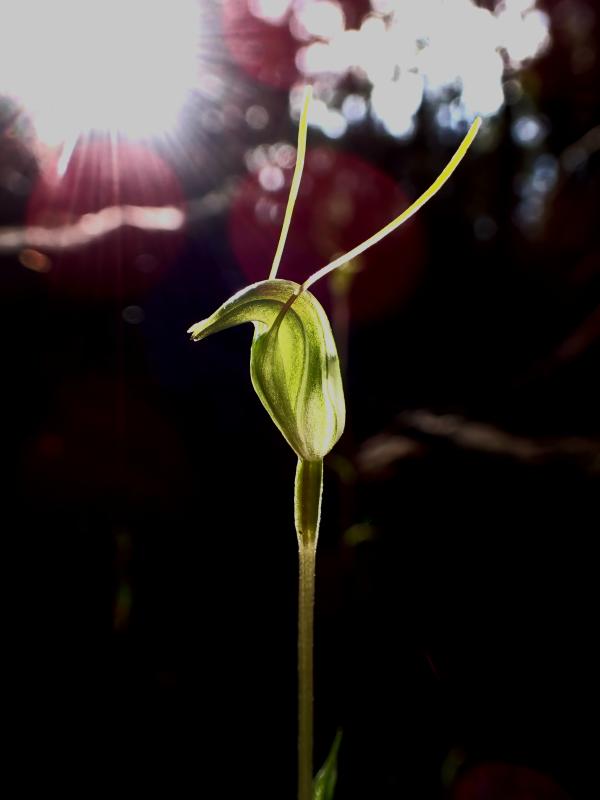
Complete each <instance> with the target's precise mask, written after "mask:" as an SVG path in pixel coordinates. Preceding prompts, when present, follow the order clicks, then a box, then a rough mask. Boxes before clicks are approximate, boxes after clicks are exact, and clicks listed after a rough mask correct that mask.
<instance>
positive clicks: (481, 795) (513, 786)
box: [452, 764, 569, 800]
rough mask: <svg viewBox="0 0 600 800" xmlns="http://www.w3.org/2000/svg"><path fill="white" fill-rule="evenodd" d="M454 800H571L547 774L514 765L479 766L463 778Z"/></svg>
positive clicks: (455, 791)
mask: <svg viewBox="0 0 600 800" xmlns="http://www.w3.org/2000/svg"><path fill="white" fill-rule="evenodd" d="M452 798H453V800H569V798H568V796H567V795H566V794H565V792H563V790H562V789H561V788H560V787H559V786H557V784H556V783H554V781H553V780H552V779H551V778H549V777H548V776H547V775H543V774H542V773H540V772H536V771H535V770H533V769H529V768H528V767H517V766H514V765H512V764H479V765H477V766H476V767H471V769H469V770H468V771H467V772H466V773H465V774H464V775H462V776H461V777H460V778H459V780H458V782H457V783H456V785H455V787H454V791H453V793H452Z"/></svg>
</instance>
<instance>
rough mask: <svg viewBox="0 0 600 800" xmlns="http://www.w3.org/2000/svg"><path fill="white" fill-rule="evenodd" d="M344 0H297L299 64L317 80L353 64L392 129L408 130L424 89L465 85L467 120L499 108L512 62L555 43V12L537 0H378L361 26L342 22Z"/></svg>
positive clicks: (346, 110)
mask: <svg viewBox="0 0 600 800" xmlns="http://www.w3.org/2000/svg"><path fill="white" fill-rule="evenodd" d="M338 5H339V4H338V3H336V2H333V1H332V2H329V0H306V1H305V2H300V1H299V0H298V2H297V3H295V4H293V7H292V18H291V22H290V27H291V30H292V32H293V33H294V32H295V31H297V30H301V31H302V36H300V37H299V38H300V39H301V40H302V41H303V42H304V43H305V44H304V46H303V47H302V48H301V49H300V51H299V55H298V59H297V65H298V68H299V69H300V71H301V72H302V73H304V75H306V77H307V78H310V79H311V80H313V81H314V82H315V86H316V85H317V82H318V81H319V80H320V79H321V78H322V77H323V76H328V77H329V78H331V79H332V80H333V81H334V84H333V86H334V88H335V87H336V86H338V87H339V85H340V83H341V81H342V80H343V79H344V78H345V76H346V75H348V73H352V74H354V75H355V76H358V77H359V78H362V80H363V81H366V82H367V83H368V84H370V86H371V97H370V100H371V104H370V107H371V113H372V115H373V117H374V118H376V119H377V120H378V121H380V122H381V123H382V124H383V126H384V127H385V128H386V129H387V130H389V131H399V130H409V129H410V128H411V124H412V122H414V118H415V114H416V112H417V111H418V109H419V107H420V106H421V104H422V102H423V99H424V97H427V98H428V99H430V100H433V101H435V102H436V103H438V102H440V101H442V102H445V101H448V100H449V99H451V97H452V96H453V95H456V96H457V97H458V100H459V104H460V108H461V110H462V111H461V114H462V116H463V119H464V121H465V122H468V121H469V120H472V119H473V118H474V117H475V116H477V115H481V116H484V117H486V116H488V117H489V116H493V115H494V114H496V113H497V112H498V111H499V110H500V109H501V108H502V106H503V104H504V102H505V93H504V91H503V84H504V83H505V81H506V73H507V71H510V70H518V69H520V68H521V67H522V66H523V64H524V63H525V62H527V61H529V60H531V59H533V58H536V57H537V56H539V55H540V54H541V53H542V52H543V51H544V50H545V49H546V48H547V47H548V46H549V44H550V21H549V17H548V15H547V14H546V13H544V12H543V11H540V10H539V9H538V8H537V7H536V2H535V0H505V2H502V3H498V4H497V5H496V7H495V9H494V11H493V12H492V11H489V10H487V9H484V8H481V7H479V6H478V5H476V4H475V2H474V0H402V2H398V0H371V7H372V9H373V12H374V13H371V14H367V15H366V16H365V17H364V18H363V20H362V21H361V22H360V23H359V25H358V27H357V28H356V29H350V28H346V27H345V23H344V27H341V25H342V21H343V13H342V10H341V9H339V11H338V10H334V9H335V8H336V7H337V6H338ZM310 34H312V36H313V39H312V40H310V38H309V37H310ZM332 94H335V92H332ZM321 99H322V100H323V101H326V102H327V107H328V108H329V110H330V111H331V110H333V111H335V110H336V109H333V108H331V106H332V101H331V102H330V100H329V99H328V98H325V97H324V96H323V95H322V96H321ZM290 103H291V106H292V109H294V107H295V102H294V100H293V99H292V98H290ZM319 113H320V114H321V115H325V113H326V112H325V111H324V110H323V109H321V110H320V112H319ZM342 114H343V116H344V118H345V119H346V121H347V122H353V121H355V120H354V119H353V117H352V110H351V106H348V107H344V106H342ZM359 116H360V114H359ZM411 121H412V122H411ZM409 123H411V124H409ZM313 124H314V123H313Z"/></svg>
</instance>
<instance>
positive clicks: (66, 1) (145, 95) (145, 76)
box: [0, 0, 199, 145]
mask: <svg viewBox="0 0 600 800" xmlns="http://www.w3.org/2000/svg"><path fill="white" fill-rule="evenodd" d="M6 5H7V6H10V8H5V7H4V5H3V23H2V26H1V28H0V92H3V93H5V94H8V95H11V96H13V97H15V98H16V99H17V101H18V102H19V103H20V104H21V105H22V106H23V107H24V109H25V110H26V111H27V112H28V113H29V114H30V115H31V116H32V119H33V121H34V124H35V127H36V130H37V133H38V135H39V136H40V138H41V139H43V140H44V141H45V142H46V143H47V144H52V145H55V144H60V143H62V142H65V141H67V142H72V141H74V140H76V139H77V137H78V136H79V135H80V134H81V133H85V132H87V131H90V130H111V131H119V132H121V133H123V134H125V135H128V136H131V137H134V138H136V137H144V136H151V135H153V134H159V133H162V132H164V131H165V130H168V129H170V128H171V127H172V126H174V125H175V123H176V121H177V117H178V114H179V112H180V110H181V108H182V106H183V104H184V102H185V100H186V98H187V95H188V92H189V91H190V90H191V89H192V88H193V87H194V86H195V85H196V83H197V80H198V75H197V71H198V64H197V35H198V28H199V11H198V6H197V4H196V2H195V0H177V2H169V0H152V2H148V1H147V0H102V2H98V0H52V2H39V0H9V2H8V3H6Z"/></svg>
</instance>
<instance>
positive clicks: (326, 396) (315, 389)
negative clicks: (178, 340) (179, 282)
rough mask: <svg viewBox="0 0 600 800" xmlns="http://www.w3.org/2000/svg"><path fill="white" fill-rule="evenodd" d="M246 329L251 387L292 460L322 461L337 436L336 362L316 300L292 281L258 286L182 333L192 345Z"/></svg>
mask: <svg viewBox="0 0 600 800" xmlns="http://www.w3.org/2000/svg"><path fill="white" fill-rule="evenodd" d="M243 322H252V323H254V338H253V340H252V349H251V354H250V374H251V377H252V385H253V386H254V389H255V391H256V393H257V394H258V396H259V398H260V400H261V402H262V404H263V405H264V407H265V408H266V409H267V411H268V412H269V414H270V416H271V419H272V420H273V422H274V423H275V424H276V425H277V427H278V428H279V430H280V431H281V432H282V434H283V435H284V436H285V438H286V440H287V441H288V443H289V445H290V446H291V447H292V448H293V450H294V451H295V452H296V453H297V455H298V457H299V458H302V459H304V460H306V461H318V460H320V459H322V458H323V457H324V456H325V455H326V454H327V453H328V452H329V451H330V450H331V448H332V447H333V446H334V445H335V443H336V442H337V441H338V439H339V438H340V436H341V435H342V432H343V430H344V424H345V419H346V409H345V402H344V391H343V386H342V378H341V374H340V365H339V358H338V354H337V350H336V346H335V341H334V338H333V334H332V332H331V327H330V325H329V320H328V319H327V315H326V314H325V312H324V311H323V308H322V306H321V304H320V303H319V302H318V300H317V299H316V298H315V297H314V295H312V294H311V293H310V292H308V291H301V288H300V286H299V285H298V284H297V283H294V282H292V281H284V280H279V279H274V280H268V281H261V282H260V283H255V284H253V285H252V286H248V287H247V288H246V289H242V291H241V292H238V293H237V294H236V295H234V296H233V297H231V298H230V299H229V300H227V301H226V302H225V303H224V304H223V305H222V306H221V307H220V308H219V309H218V310H217V311H215V313H214V314H213V315H212V316H211V317H209V318H208V319H205V320H203V321H202V322H198V323H197V324H196V325H193V326H192V327H191V328H190V329H189V333H191V335H192V339H193V340H194V341H199V340H200V339H204V338H205V337H206V336H209V335H210V334H212V333H216V332H217V331H220V330H224V329H225V328H230V327H232V326H234V325H240V324H241V323H243Z"/></svg>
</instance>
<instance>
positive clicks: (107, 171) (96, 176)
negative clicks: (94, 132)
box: [27, 137, 183, 298]
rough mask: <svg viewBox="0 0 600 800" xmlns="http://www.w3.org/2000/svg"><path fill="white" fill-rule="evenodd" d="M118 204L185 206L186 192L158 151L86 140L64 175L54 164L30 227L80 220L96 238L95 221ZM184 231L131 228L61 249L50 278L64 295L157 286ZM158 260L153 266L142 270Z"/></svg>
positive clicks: (38, 189)
mask: <svg viewBox="0 0 600 800" xmlns="http://www.w3.org/2000/svg"><path fill="white" fill-rule="evenodd" d="M116 206H141V207H152V208H156V207H163V206H175V207H176V208H179V209H181V208H182V207H183V191H182V188H181V185H180V182H179V180H178V178H177V176H176V175H175V173H174V171H173V170H172V169H171V167H170V166H169V165H168V164H167V163H166V162H165V161H164V159H162V158H161V157H160V156H159V155H158V153H156V152H155V151H154V150H152V149H151V148H149V147H147V146H145V145H143V144H139V143H133V142H127V141H119V140H115V139H112V138H110V137H102V138H98V139H97V140H94V141H89V140H81V141H80V142H79V144H78V145H77V147H76V148H75V150H74V151H73V154H72V156H71V159H70V161H69V164H68V168H67V170H66V172H65V174H64V175H63V176H62V177H60V176H59V175H58V173H57V168H56V166H55V165H47V166H46V168H45V169H44V171H43V172H42V174H41V175H40V176H39V178H38V181H37V183H36V185H35V186H34V188H33V191H32V193H31V195H30V199H29V205H28V210H27V224H28V225H29V226H34V227H38V226H40V227H43V228H51V229H54V230H58V229H60V228H61V227H63V228H65V229H68V228H69V227H70V226H74V225H77V224H78V223H80V222H81V220H82V217H84V215H86V214H90V215H92V216H91V217H90V218H89V223H90V224H89V228H90V233H91V234H95V233H96V232H97V231H96V227H95V226H97V225H98V218H94V217H93V215H94V214H97V213H98V212H100V211H102V210H103V209H110V208H112V207H116ZM181 242H182V233H181V230H169V231H164V230H145V229H141V228H139V227H135V226H133V225H124V226H121V227H119V228H118V229H116V230H112V231H110V232H108V233H104V234H102V235H97V236H95V238H93V239H91V240H90V241H88V242H86V243H85V244H82V245H77V246H74V247H67V248H64V247H59V248H57V249H56V251H55V252H54V253H53V255H52V270H50V272H49V273H48V279H49V280H51V281H52V282H53V283H55V284H57V285H58V286H60V288H61V289H63V290H66V291H69V292H74V293H85V294H89V293H91V294H94V295H101V296H111V295H116V296H118V297H120V298H122V297H124V296H126V295H127V294H129V293H131V292H137V291H139V290H140V289H144V288H146V287H148V286H150V285H152V284H154V283H155V282H156V281H157V279H158V278H159V277H160V275H161V273H162V272H164V270H165V269H166V268H167V267H168V265H169V264H170V263H172V260H173V258H174V257H175V256H176V254H177V252H178V250H179V248H180V246H181ZM149 256H151V258H152V263H153V268H152V269H151V270H149V269H145V268H143V269H142V268H141V267H140V264H146V261H147V259H148V257H149Z"/></svg>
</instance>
